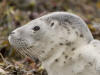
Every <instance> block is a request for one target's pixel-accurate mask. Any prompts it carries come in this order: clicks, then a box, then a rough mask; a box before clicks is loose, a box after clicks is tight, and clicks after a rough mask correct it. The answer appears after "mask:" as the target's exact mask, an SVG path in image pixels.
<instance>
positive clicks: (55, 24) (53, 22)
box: [50, 20, 58, 28]
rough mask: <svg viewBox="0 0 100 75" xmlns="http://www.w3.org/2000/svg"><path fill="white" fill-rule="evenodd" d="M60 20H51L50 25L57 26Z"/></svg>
mask: <svg viewBox="0 0 100 75" xmlns="http://www.w3.org/2000/svg"><path fill="white" fill-rule="evenodd" d="M57 24H58V22H57V21H56V20H54V21H51V23H50V27H52V28H55V27H56V26H57Z"/></svg>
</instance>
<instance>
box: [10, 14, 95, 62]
mask: <svg viewBox="0 0 100 75" xmlns="http://www.w3.org/2000/svg"><path fill="white" fill-rule="evenodd" d="M8 39H9V42H10V44H11V45H12V46H13V47H14V48H16V49H17V51H18V52H19V53H21V54H23V55H27V56H30V57H31V58H32V57H33V56H36V57H38V58H39V59H40V60H41V61H43V60H46V59H49V58H50V57H52V56H53V55H54V53H57V52H58V53H59V52H60V51H59V49H62V50H61V52H62V51H63V49H66V48H68V47H69V45H70V44H72V43H73V44H74V45H75V46H77V44H76V43H77V42H79V41H82V42H85V43H88V42H90V41H91V40H93V37H92V35H91V32H90V31H89V29H88V27H87V26H86V24H85V22H84V21H83V20H82V19H81V18H80V17H78V16H76V15H74V14H71V13H66V12H54V13H51V14H48V15H45V16H42V17H40V18H37V19H35V20H32V21H31V22H29V23H27V24H26V25H24V26H22V27H19V28H17V29H15V30H14V31H12V33H11V34H10V35H9V38H8ZM76 41H77V42H76ZM66 51H67V50H66Z"/></svg>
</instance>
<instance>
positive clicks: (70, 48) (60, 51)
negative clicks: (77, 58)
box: [42, 38, 88, 67]
mask: <svg viewBox="0 0 100 75" xmlns="http://www.w3.org/2000/svg"><path fill="white" fill-rule="evenodd" d="M86 44H88V42H87V41H86V40H85V39H83V38H78V39H77V40H76V41H74V42H68V43H66V45H63V44H61V46H58V47H56V48H55V49H54V50H51V51H50V52H49V53H48V54H47V58H45V59H44V60H42V62H43V66H44V67H47V66H50V65H52V64H53V63H57V62H58V61H62V62H63V63H65V62H68V61H66V60H67V58H70V57H73V56H74V53H75V52H76V51H77V50H78V49H79V48H80V47H82V46H85V45H86ZM63 63H62V65H63Z"/></svg>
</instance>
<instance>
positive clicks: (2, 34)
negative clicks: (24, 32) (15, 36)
mask: <svg viewBox="0 0 100 75" xmlns="http://www.w3.org/2000/svg"><path fill="white" fill-rule="evenodd" d="M54 11H66V12H71V13H75V14H77V15H79V16H80V17H82V18H83V19H84V21H85V22H86V23H87V25H88V26H89V28H90V30H91V31H92V34H93V35H94V38H96V39H100V0H0V53H1V54H2V55H3V57H4V58H5V60H9V58H10V61H12V63H11V62H10V65H8V64H6V68H7V67H9V66H10V67H9V68H12V69H13V70H12V69H9V70H7V69H8V68H7V69H6V70H7V71H8V72H10V73H11V74H7V75H32V72H30V74H28V72H27V73H26V69H25V71H22V70H23V69H22V68H23V67H22V65H24V67H25V65H26V63H21V61H20V64H18V63H17V62H18V61H15V59H18V58H19V57H18V55H17V54H16V52H15V50H14V49H12V48H11V47H10V45H9V42H8V40H7V39H8V35H9V33H10V32H11V31H12V30H13V29H15V28H17V27H20V26H21V25H24V24H26V23H27V22H29V21H30V20H33V19H35V18H37V17H40V16H42V15H44V14H46V13H49V12H54ZM8 57H9V58H8ZM11 57H13V58H15V59H13V58H12V59H11ZM2 59H3V58H2V56H1V59H0V61H1V62H0V68H3V69H5V68H4V66H5V63H4V60H2ZM28 60H29V59H28ZM28 60H27V62H28V64H29V65H30V67H31V68H32V67H33V66H34V62H33V63H32V62H31V63H30V61H28ZM24 62H25V60H24ZM16 64H17V68H16V66H15V65H16ZM28 64H27V65H28ZM1 65H2V66H3V67H2V66H1ZM18 65H21V66H18ZM20 67H21V69H20ZM25 68H28V67H25ZM39 68H41V67H39ZM39 68H38V69H39ZM28 69H30V68H28ZM12 71H13V72H12ZM36 71H37V70H36ZM36 71H34V72H35V73H36V74H35V75H41V74H37V73H38V72H36ZM39 71H40V70H39ZM24 73H25V74H24ZM39 73H40V72H39ZM42 73H43V72H42ZM0 75H1V73H0ZM43 75H46V74H43Z"/></svg>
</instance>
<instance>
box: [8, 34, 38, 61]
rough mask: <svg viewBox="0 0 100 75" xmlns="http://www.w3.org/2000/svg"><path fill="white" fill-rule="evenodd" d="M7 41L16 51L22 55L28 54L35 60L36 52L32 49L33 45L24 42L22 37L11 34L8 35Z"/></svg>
mask: <svg viewBox="0 0 100 75" xmlns="http://www.w3.org/2000/svg"><path fill="white" fill-rule="evenodd" d="M8 40H9V43H10V44H11V46H12V47H13V48H15V49H16V52H17V53H18V54H20V55H22V56H28V57H30V58H31V59H32V60H34V61H35V60H37V58H38V57H37V56H38V55H37V52H36V50H34V46H29V45H27V42H25V41H24V40H22V39H17V38H15V37H13V36H9V37H8Z"/></svg>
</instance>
